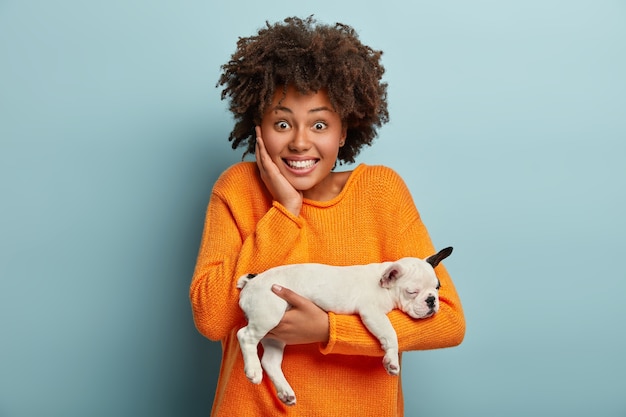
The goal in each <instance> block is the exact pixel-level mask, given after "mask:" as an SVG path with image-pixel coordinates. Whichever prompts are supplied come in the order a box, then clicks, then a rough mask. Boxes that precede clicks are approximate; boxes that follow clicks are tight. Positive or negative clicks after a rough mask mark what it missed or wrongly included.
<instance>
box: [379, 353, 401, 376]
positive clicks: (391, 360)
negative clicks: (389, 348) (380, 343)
mask: <svg viewBox="0 0 626 417" xmlns="http://www.w3.org/2000/svg"><path fill="white" fill-rule="evenodd" d="M383 366H384V367H385V370H387V373H388V374H389V375H392V376H396V375H398V374H399V373H400V362H399V361H398V358H397V357H393V355H385V357H384V358H383Z"/></svg>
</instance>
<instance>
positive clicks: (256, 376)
mask: <svg viewBox="0 0 626 417" xmlns="http://www.w3.org/2000/svg"><path fill="white" fill-rule="evenodd" d="M244 372H245V373H246V377H247V378H248V380H249V381H250V382H252V383H253V384H257V385H258V384H260V383H261V381H262V380H263V370H262V369H261V367H260V366H259V367H258V368H257V367H250V368H245V369H244Z"/></svg>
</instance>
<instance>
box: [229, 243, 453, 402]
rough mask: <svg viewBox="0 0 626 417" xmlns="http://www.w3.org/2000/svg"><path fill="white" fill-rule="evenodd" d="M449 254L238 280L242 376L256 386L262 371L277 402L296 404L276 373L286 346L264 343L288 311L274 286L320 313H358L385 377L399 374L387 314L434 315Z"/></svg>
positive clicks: (292, 268) (275, 271)
mask: <svg viewBox="0 0 626 417" xmlns="http://www.w3.org/2000/svg"><path fill="white" fill-rule="evenodd" d="M451 253H452V248H451V247H448V248H445V249H442V250H441V251H439V252H438V253H437V254H435V255H432V256H430V257H428V258H426V259H419V258H402V259H400V260H398V261H396V262H382V263H375V264H369V265H355V266H330V265H324V264H313V263H308V264H292V265H283V266H278V267H275V268H272V269H269V270H267V271H265V272H263V273H261V274H258V275H255V274H248V275H244V276H242V277H241V278H239V280H238V281H237V287H238V288H240V289H241V294H240V297H239V306H240V307H241V309H242V310H243V311H244V313H245V315H246V318H247V320H248V325H247V326H246V327H243V328H242V329H240V330H239V331H238V332H237V338H238V339H239V345H240V347H241V353H242V354H243V360H244V371H245V373H246V377H248V379H249V380H250V381H251V382H253V383H255V384H259V383H260V382H261V379H262V374H263V371H262V369H265V371H266V372H267V375H268V376H269V377H270V379H271V381H272V383H273V384H274V387H275V388H276V391H277V395H278V398H280V400H281V401H282V402H283V403H285V404H287V405H294V404H295V403H296V396H295V393H294V391H293V389H292V388H291V386H290V385H289V383H288V382H287V380H286V378H285V376H284V375H283V372H282V369H281V363H282V359H283V350H284V348H285V344H284V343H283V342H281V341H280V340H276V339H270V338H265V335H267V333H268V332H269V331H270V330H272V329H273V328H274V327H276V325H277V324H278V323H279V322H280V320H281V319H282V317H283V315H284V314H285V311H286V310H287V309H288V308H289V305H288V304H287V302H286V301H285V300H283V299H282V298H280V297H278V296H277V295H275V294H274V293H272V290H271V288H272V285H274V284H279V285H281V286H283V287H285V288H289V289H291V290H293V291H295V292H296V293H298V294H300V295H301V296H303V297H306V298H308V299H309V300H311V301H313V302H314V303H315V304H317V305H318V306H319V307H320V308H322V309H324V310H325V311H332V312H334V313H337V314H359V315H360V316H361V320H362V321H363V324H364V325H365V327H367V329H368V330H369V331H370V332H371V333H372V334H373V335H374V336H376V337H377V338H378V340H379V341H380V344H381V347H382V349H383V350H384V351H385V354H384V357H383V366H384V367H385V369H386V370H387V372H388V373H389V374H390V375H398V373H399V372H400V361H399V357H398V337H397V335H396V332H395V330H394V328H393V327H392V325H391V322H390V321H389V318H388V317H387V313H389V312H390V311H391V310H392V309H394V308H397V309H400V310H402V311H404V312H405V313H406V314H408V315H409V316H411V317H413V318H415V319H421V318H426V317H430V316H432V315H433V314H435V313H436V312H437V311H438V310H439V297H438V292H439V280H438V279H437V276H436V275H435V271H434V268H435V267H436V266H437V265H438V264H439V262H441V261H442V260H443V259H445V258H446V257H448V256H449V255H450V254H451ZM259 342H260V343H261V344H262V345H263V348H264V353H263V359H262V360H261V361H260V360H259V357H258V353H257V346H258V344H259Z"/></svg>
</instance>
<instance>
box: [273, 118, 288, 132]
mask: <svg viewBox="0 0 626 417" xmlns="http://www.w3.org/2000/svg"><path fill="white" fill-rule="evenodd" d="M275 126H276V128H277V129H279V130H285V129H289V123H287V122H285V121H284V120H281V121H280V122H276V124H275Z"/></svg>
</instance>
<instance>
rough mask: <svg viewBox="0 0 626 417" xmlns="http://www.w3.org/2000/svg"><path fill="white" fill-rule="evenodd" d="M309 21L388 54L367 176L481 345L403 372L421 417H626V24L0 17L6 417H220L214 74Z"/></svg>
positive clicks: (365, 9) (591, 15) (239, 8)
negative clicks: (213, 240)
mask: <svg viewBox="0 0 626 417" xmlns="http://www.w3.org/2000/svg"><path fill="white" fill-rule="evenodd" d="M296 3H297V4H296ZM309 14H315V15H316V16H317V17H318V18H319V19H320V20H322V21H324V22H330V23H332V22H335V21H342V22H345V23H349V24H351V25H353V26H354V27H355V28H356V29H357V30H358V31H359V33H360V36H361V38H362V40H363V41H364V42H365V43H368V44H370V45H371V46H373V47H374V48H376V49H382V50H384V51H385V54H384V56H383V63H384V65H385V66H386V68H387V73H386V75H385V79H386V81H388V82H389V85H390V87H389V103H390V111H391V122H390V123H389V124H388V125H386V126H385V127H384V128H383V129H381V131H380V137H379V139H377V141H376V142H375V144H374V146H373V147H371V148H368V149H367V150H366V151H365V152H363V154H362V155H361V157H360V158H359V162H367V163H371V164H378V163H380V164H386V165H389V166H391V167H393V168H394V169H396V170H397V171H398V172H399V173H400V174H401V175H402V176H403V177H404V178H405V180H406V182H407V184H408V185H409V187H410V189H411V191H412V193H413V195H414V197H415V200H416V203H417V206H418V208H419V209H420V211H421V214H422V216H423V218H424V221H425V223H426V224H427V226H428V227H429V230H430V232H431V235H432V238H433V240H434V242H435V244H436V245H437V246H438V247H443V246H448V245H452V246H454V247H455V252H454V254H453V256H452V257H451V258H449V259H448V260H447V261H446V265H447V267H448V269H449V270H450V272H451V273H452V276H453V278H454V279H455V282H456V285H457V287H458V290H459V292H460V295H461V297H462V300H463V304H464V308H465V312H466V316H467V336H466V339H465V341H464V343H463V344H462V345H461V346H460V347H457V348H454V349H443V350H437V351H430V352H410V353H408V354H406V355H405V357H404V359H405V360H404V372H403V379H404V386H405V390H406V407H407V416H418V415H423V416H426V415H437V416H510V417H511V416H526V415H533V416H568V417H572V416H590V415H593V416H603V417H613V416H614V417H618V416H620V417H624V416H626V395H625V390H624V387H625V386H626V380H625V379H626V360H625V359H624V352H626V324H625V323H624V321H625V319H626V302H624V296H625V295H626V276H625V272H624V265H623V263H622V260H624V258H623V256H624V249H625V246H626V245H625V244H624V235H625V234H626V221H625V220H624V212H625V207H624V206H625V203H626V187H625V182H626V2H624V1H617V0H614V1H608V0H595V1H592V0H588V1H577V0H554V1H552V0H541V1H539V0H527V1H495V0H492V1H488V0H480V1H472V2H468V1H460V0H459V1H453V0H443V1H438V2H426V1H414V2H409V3H407V2H405V1H400V0H388V1H385V2H373V1H370V0H363V1H360V2H345V3H344V2H340V1H336V0H334V1H328V0H320V1H316V2H313V3H302V2H292V3H285V2H258V1H251V0H242V1H238V2H208V1H191V0H184V1H147V0H136V1H125V0H124V1H122V0H109V1H106V2H104V1H103V2H96V1H91V2H86V1H79V0H58V1H54V2H51V1H50V2H49V1H32V0H22V1H6V0H5V1H0V198H1V205H0V210H1V215H0V257H1V262H0V276H1V277H0V278H1V279H0V416H2V417H26V416H28V417H30V416H63V417H74V416H76V417H78V416H118V417H119V416H129V417H130V416H133V417H136V416H201V415H207V414H208V411H209V409H210V407H211V402H212V399H213V390H214V385H215V380H216V374H217V369H218V366H219V356H220V347H219V344H217V343H213V342H210V341H208V340H205V339H203V338H202V337H201V336H200V335H199V334H198V333H197V332H196V330H195V328H194V326H193V322H192V317H191V312H190V308H189V302H188V286H189V282H190V278H191V274H192V272H193V267H194V262H195V257H196V253H197V249H198V244H199V239H200V234H201V231H202V223H203V218H204V211H205V208H206V204H207V203H208V198H209V193H210V190H211V187H212V184H213V182H214V181H215V179H216V178H217V176H218V175H219V173H220V172H222V171H223V170H224V169H225V168H226V167H227V166H229V165H230V164H232V163H234V162H236V161H238V160H240V157H241V152H239V151H237V152H234V151H232V150H231V149H230V144H229V143H228V142H227V140H226V138H227V135H228V133H229V131H230V128H231V125H232V119H231V117H230V115H229V114H228V113H227V112H226V103H225V102H222V101H221V100H220V92H219V90H218V89H216V88H215V84H216V81H217V78H218V75H219V66H220V65H221V64H223V63H225V62H226V61H227V60H228V58H229V56H230V54H231V53H232V52H233V51H234V48H235V43H236V41H237V37H238V36H247V35H251V34H253V33H254V32H255V31H256V29H258V28H259V27H261V26H262V25H263V24H264V21H265V20H266V19H267V20H270V21H276V20H279V19H282V18H283V17H286V16H289V15H298V16H302V17H304V16H307V15H309ZM375 391H376V387H372V395H375ZM242 395H245V394H242Z"/></svg>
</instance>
